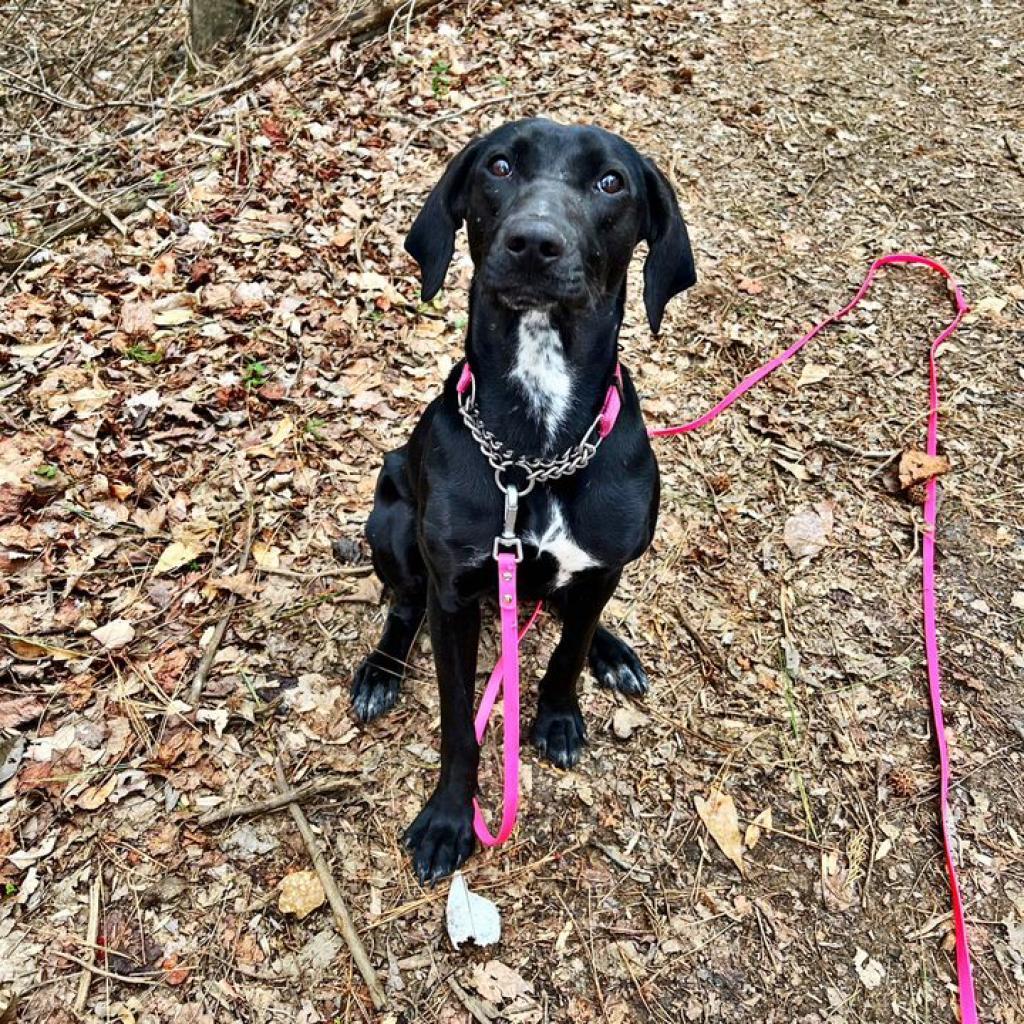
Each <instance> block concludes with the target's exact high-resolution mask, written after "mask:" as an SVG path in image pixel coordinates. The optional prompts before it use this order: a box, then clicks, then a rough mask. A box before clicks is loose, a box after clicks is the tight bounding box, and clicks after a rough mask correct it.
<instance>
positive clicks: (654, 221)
mask: <svg viewBox="0 0 1024 1024" xmlns="http://www.w3.org/2000/svg"><path fill="white" fill-rule="evenodd" d="M643 165H644V184H645V186H646V190H647V232H646V234H645V235H644V236H643V237H644V238H645V239H646V240H647V247H648V249H647V262H646V263H645V264H644V305H645V306H646V307H647V320H648V322H649V323H650V325H651V331H652V332H653V333H654V334H657V333H658V331H659V330H660V328H661V318H662V315H663V314H664V312H665V306H667V305H668V300H669V299H671V298H672V296H673V295H678V294H679V293H680V292H681V291H684V290H685V289H687V288H691V287H693V285H695V284H696V283H697V271H696V270H695V269H694V266H693V250H692V249H691V248H690V236H689V235H688V234H687V231H686V224H685V223H684V221H683V215H682V214H681V213H680V212H679V203H678V202H677V201H676V194H675V192H674V191H673V190H672V186H671V185H670V184H669V183H668V179H667V178H666V177H665V175H664V174H662V173H661V171H659V170H658V168H657V167H655V166H654V164H653V163H652V162H651V161H650V160H647V159H644V161H643Z"/></svg>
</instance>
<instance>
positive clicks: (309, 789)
mask: <svg viewBox="0 0 1024 1024" xmlns="http://www.w3.org/2000/svg"><path fill="white" fill-rule="evenodd" d="M350 785H351V780H350V779H342V778H336V779H317V780H316V781H315V782H308V783H306V785H305V786H299V787H298V789H289V790H288V791H287V792H286V793H281V794H279V795H278V796H272V797H268V798H267V799H266V800H257V801H256V802H255V803H251V804H238V805H235V806H234V807H217V808H216V809H214V810H212V811H208V812H207V813H206V814H204V815H203V816H202V817H201V818H200V819H199V820H198V821H197V822H196V824H197V825H199V826H200V827H202V828H205V827H206V826H207V825H216V824H217V822H219V821H227V819H228V818H253V817H256V815H259V814H268V813H269V812H271V811H277V810H280V809H281V808H282V807H287V806H288V805H289V804H297V803H301V802H302V801H303V800H308V799H310V797H314V796H320V795H322V794H323V793H334V792H336V791H337V790H339V789H345V788H346V787H348V786H350Z"/></svg>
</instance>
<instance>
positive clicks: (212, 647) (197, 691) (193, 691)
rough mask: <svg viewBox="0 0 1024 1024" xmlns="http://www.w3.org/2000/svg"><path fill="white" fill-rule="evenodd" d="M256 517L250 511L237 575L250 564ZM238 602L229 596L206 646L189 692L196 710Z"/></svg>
mask: <svg viewBox="0 0 1024 1024" xmlns="http://www.w3.org/2000/svg"><path fill="white" fill-rule="evenodd" d="M254 525H255V524H254V516H253V514H252V511H251V509H250V514H249V529H248V530H247V531H246V535H245V547H244V548H243V549H242V557H241V558H239V560H238V568H237V569H236V570H235V573H236V574H240V573H243V572H245V567H246V566H247V565H248V564H249V552H250V551H252V538H253V533H254V532H255V530H254ZM237 602H238V595H237V594H236V593H234V592H232V593H230V594H228V598H227V604H226V606H225V608H224V612H223V614H222V615H221V617H220V620H219V621H218V622H217V626H216V628H215V629H214V631H213V636H212V637H211V638H210V642H209V643H208V644H207V645H206V651H205V653H204V654H203V660H202V661H201V662H199V668H198V669H197V670H196V675H195V678H194V679H193V680H192V686H191V688H190V689H189V691H188V703H189V704H190V705H191V707H192V708H193V709H194V708H195V706H196V705H197V704H198V703H199V698H200V697H202V695H203V687H204V686H205V685H206V677H207V676H208V675H209V674H210V669H211V668H212V666H213V659H214V658H215V657H216V656H217V649H218V648H219V647H220V643H221V641H222V640H223V639H224V634H225V633H226V632H227V628H228V620H229V619H230V618H231V613H232V612H233V611H234V610H235V604H236V603H237Z"/></svg>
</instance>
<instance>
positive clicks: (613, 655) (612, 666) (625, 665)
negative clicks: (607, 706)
mask: <svg viewBox="0 0 1024 1024" xmlns="http://www.w3.org/2000/svg"><path fill="white" fill-rule="evenodd" d="M589 661H590V671H591V672H593V674H594V678H595V679H596V680H597V682H598V684H599V685H600V686H605V687H607V688H608V689H610V690H618V691H619V693H625V694H627V695H628V696H630V697H642V696H643V695H644V694H645V693H647V691H648V690H649V689H650V688H651V684H650V681H649V680H648V679H647V673H646V672H644V670H643V667H642V666H641V664H640V659H639V658H638V657H637V656H636V654H634V653H633V648H632V647H630V646H629V644H627V643H626V642H625V641H624V640H620V639H619V638H618V637H617V636H616V635H615V634H614V633H609V632H608V631H607V630H606V629H601V630H598V632H597V633H595V634H594V639H593V642H592V643H591V645H590V658H589Z"/></svg>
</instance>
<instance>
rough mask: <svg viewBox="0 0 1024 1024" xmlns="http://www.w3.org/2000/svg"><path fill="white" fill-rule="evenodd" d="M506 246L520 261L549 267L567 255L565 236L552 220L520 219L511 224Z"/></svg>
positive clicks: (506, 237)
mask: <svg viewBox="0 0 1024 1024" xmlns="http://www.w3.org/2000/svg"><path fill="white" fill-rule="evenodd" d="M505 248H506V249H507V250H508V252H509V254H510V255H511V256H512V257H513V258H514V259H515V260H516V261H517V262H519V263H533V264H536V265H537V266H541V267H547V266H550V265H551V264H552V263H555V262H556V261H557V260H559V259H560V258H561V257H562V256H564V255H565V236H564V235H563V234H562V233H561V231H559V230H558V228H557V227H555V225H554V224H552V223H551V222H550V221H544V220H529V221H520V222H519V223H518V224H516V225H511V224H510V225H509V229H508V233H507V234H506V236H505Z"/></svg>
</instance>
